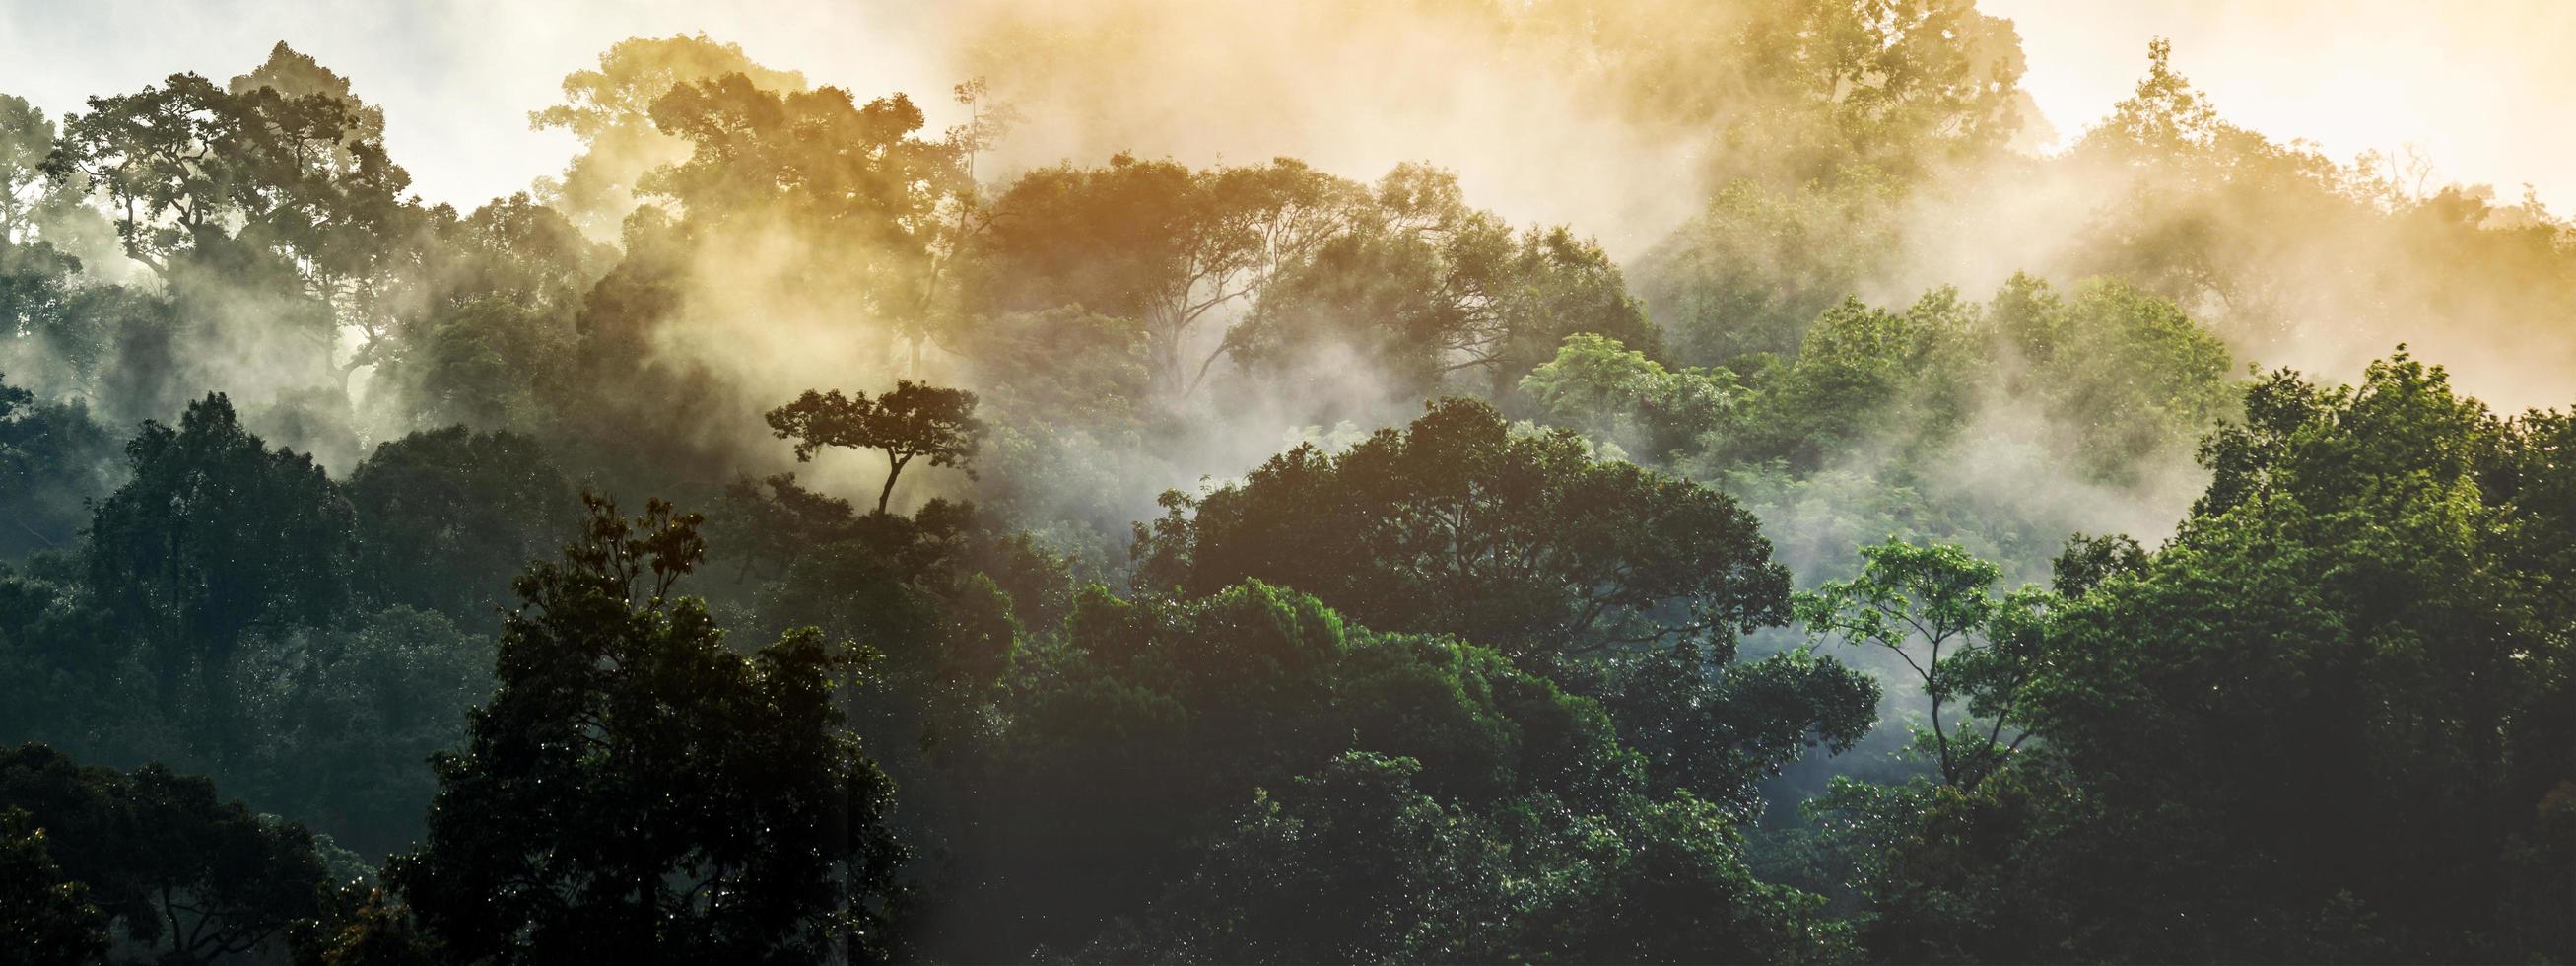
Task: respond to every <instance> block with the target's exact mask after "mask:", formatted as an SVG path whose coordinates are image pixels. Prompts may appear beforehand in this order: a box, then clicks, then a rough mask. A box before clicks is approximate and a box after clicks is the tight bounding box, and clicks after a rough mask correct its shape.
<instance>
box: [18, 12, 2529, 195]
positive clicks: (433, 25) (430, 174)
mask: <svg viewBox="0 0 2576 966" xmlns="http://www.w3.org/2000/svg"><path fill="white" fill-rule="evenodd" d="M531 7H542V8H543V9H544V12H542V13H537V14H530V13H528V12H527V10H528V9H529V8H531ZM1979 7H1980V8H1981V9H1983V10H1985V11H1986V12H1988V13H1992V14H1995V15H1999V16H2005V17H2009V18H2012V19H2013V20H2014V21H2015V23H2016V25H2017V26H2018V27H2019V29H2020V31H2021V34H2022V37H2023V49H2024V51H2025V53H2026V55H2027V57H2028V59H2029V74H2028V76H2027V77H2026V78H2025V79H2024V82H2023V83H2024V86H2025V87H2026V88H2027V89H2029V90H2030V92H2031V93H2032V95H2033V96H2034V97H2035V98H2036V99H2037V101H2038V103H2039V105H2040V107H2041V109H2042V110H2043V111H2045V112H2046V114H2047V115H2048V120H2049V122H2050V124H2051V125H2052V126H2053V127H2054V128H2056V129H2057V131H2058V132H2059V133H2060V135H2061V136H2062V137H2064V136H2071V135H2072V134H2074V133H2075V132H2078V131H2081V130H2082V129H2083V128H2084V127H2085V126H2086V125H2088V124H2090V123H2091V122H2093V121H2094V120H2095V119H2097V118H2099V117H2100V116H2101V115H2102V114H2103V113H2104V112H2105V111H2106V110H2108V108H2109V106H2110V105H2111V104H2112V103H2113V102H2114V101H2116V100H2118V99H2119V98H2120V97H2123V96H2125V95H2126V94H2127V93H2128V91H2129V88H2130V87H2131V86H2132V85H2133V84H2134V83H2135V82H2136V80H2137V78H2138V76H2139V75H2140V74H2141V73H2142V72H2143V70H2144V67H2145V46H2144V45H2145V38H2147V37H2151V36H2158V35H2163V36H2170V37H2172V38H2173V40H2174V63H2175V66H2176V68H2178V69H2180V70H2181V71H2182V72H2183V73H2185V74H2186V75H2188V76H2190V77H2191V79H2192V80H2193V82H2194V83H2196V84H2198V85H2199V86H2201V87H2202V88H2203V89H2204V90H2207V91H2209V92H2210V93H2211V95H2212V96H2213V97H2214V98H2215V99H2216V100H2217V102H2218V104H2219V106H2220V109H2221V110H2222V111H2223V112H2225V113H2226V115H2227V116H2228V117H2229V118H2230V119H2231V120H2235V121H2237V122H2238V123H2242V124H2245V125H2247V126H2249V127H2252V128H2255V129H2257V130H2260V131H2262V132H2264V133H2266V134H2268V135H2271V136H2273V137H2276V138H2284V139H2287V138H2302V137H2303V138H2308V139H2311V140H2314V141H2316V142H2317V143H2318V144H2319V145H2320V146H2321V147H2322V148H2323V149H2324V151H2325V153H2326V154H2328V155H2329V156H2331V157H2335V158H2337V159H2350V158H2351V157H2352V156H2353V155H2355V154H2357V153H2359V152H2361V151H2363V150H2373V149H2375V150H2379V151H2382V152H2390V153H2394V152H2397V151H2400V150H2401V149H2403V148H2404V147H2405V146H2406V145H2407V144H2409V143H2413V144H2416V145H2419V146H2420V147H2421V148H2422V150H2423V152H2424V154H2425V155H2426V156H2427V158H2428V159H2429V160H2430V161H2431V162H2432V163H2433V165H2434V168H2435V170H2434V179H2435V181H2436V182H2437V183H2438V182H2446V181H2466V182H2473V183H2489V184H2493V185H2495V186H2496V187H2497V193H2498V194H2499V195H2501V196H2503V197H2504V198H2507V199H2511V198H2514V197H2517V196H2519V195H2520V194H2521V185H2522V184H2524V183H2525V182H2530V183H2532V184H2533V185H2534V187H2536V188H2537V189H2538V191H2539V192H2540V195H2541V197H2542V199H2543V200H2545V201H2549V202H2551V203H2552V207H2554V208H2558V209H2561V210H2565V209H2567V208H2569V207H2571V206H2576V181H2568V180H2566V179H2565V177H2564V176H2563V175H2562V174H2560V173H2561V172H2565V171H2569V170H2576V129H2571V128H2569V127H2567V126H2566V125H2563V124H2557V123H2552V122H2550V121H2548V120H2545V119H2548V118H2552V117H2554V116H2556V112H2557V111H2558V109H2559V107H2560V106H2561V105H2560V104H2559V103H2557V102H2558V99H2559V98H2562V97H2564V96H2565V95H2566V94H2567V93H2568V92H2569V91H2571V90H2576V61H2571V60H2569V59H2567V58H2566V57H2564V56H2563V51H2562V50H2560V49H2559V48H2561V47H2562V46H2563V43H2564V41H2565V39H2566V38H2567V37H2569V36H2576V6H2570V5H2567V4H2563V3H2557V2H2553V0H2463V2H2457V3H2449V4H2440V5H2427V4H2421V3H2415V2H2409V0H2358V2H2352V0H2273V2H2230V0H2154V2H2148V0H2080V2H2068V0H1983V2H1981V3H1980V4H1979ZM922 9H923V8H920V7H917V6H916V5H913V4H905V3H894V2H887V0H852V2H818V0H722V2H683V0H641V2H630V0H614V2H612V0H566V2H561V3H548V4H542V5H530V4H520V3H512V2H507V0H453V2H438V3H427V2H412V3H405V2H386V3H378V2H357V0H274V2H250V0H83V2H80V3H64V2H61V0H0V65H8V66H0V91H6V92H8V93H12V94H16V95H19V96H22V97H27V98H29V99H30V100H32V101H34V102H35V103H36V104H37V105H38V106H40V107H42V108H44V109H45V110H46V111H47V112H48V113H54V114H59V113H61V112H63V111H66V110H76V109H78V108H79V107H80V106H81V104H80V99H81V97H82V96H84V95H86V94H89V93H95V92H98V91H113V90H130V89H135V88H138V87H141V86H143V85H145V84H149V83H152V82H154V81H157V80H159V79H160V78H161V77H162V76H164V75H166V74H169V73H170V72H172V71H176V70H194V71H198V72H200V73H204V74H207V75H208V76H225V75H229V74H231V73H234V72H238V71H239V70H240V69H241V68H242V67H243V66H244V65H247V64H255V63H257V62H259V60H260V59H261V58H262V57H263V56H264V55H265V53H266V51H267V49H268V47H269V45H271V44H273V43H275V42H277V41H278V40H281V39H282V40H285V41H287V42H288V43H290V44H292V45H294V46H295V48H296V49H298V50H302V51H306V52H308V53H311V54H313V55H314V56H315V57H316V58H318V59H319V60H320V61H321V62H322V63H324V64H326V65H329V66H332V67H334V68H335V69H338V70H340V71H342V72H343V73H347V74H350V75H352V76H354V77H356V78H358V79H359V81H360V84H361V87H362V90H361V91H360V93H361V95H362V96H364V97H366V98H368V99H369V100H371V101H373V102H375V103H379V104H382V105H383V106H384V107H385V108H386V115H387V119H388V125H387V127H388V130H387V136H386V141H387V144H388V147H389V148H390V149H391V150H392V151H393V153H394V155H395V156H396V157H399V158H401V159H402V160H403V162H404V164H405V165H406V166H407V167H409V168H410V170H411V172H412V174H413V176H414V179H415V188H416V190H417V191H419V192H420V194H421V195H422V196H423V197H424V198H426V199H428V200H430V201H433V202H437V201H447V202H453V203H456V204H459V205H460V206H470V205H472V204H474V203H477V202H480V201H482V200H485V199H488V198H491V197H493V196H496V195H501V194H506V193H508V192H511V191H515V190H519V189H521V188H524V187H526V185H527V183H528V182H529V180H530V179H533V178H535V177H537V176H539V175H543V174H550V173H554V172H557V171H560V170H562V166H563V161H564V159H565V158H567V157H569V156H570V155H571V154H572V152H573V149H574V143H573V141H572V139H571V138H569V137H568V136H565V135H563V134H562V133H561V132H539V131H531V130H528V129H527V128H526V127H525V125H524V124H523V123H521V122H520V118H521V117H522V115H523V114H524V112H525V111H528V110H532V109H535V108H539V107H543V106H545V105H547V104H550V103H553V102H554V101H555V100H556V93H557V92H556V84H557V82H558V81H559V80H560V79H561V78H562V76H563V75H564V74H565V73H566V72H568V71H570V70H574V69H578V68H579V67H581V66H584V65H587V64H589V63H590V62H591V60H592V59H593V58H595V57H596V56H597V55H598V53H599V52H600V51H602V50H605V49H607V47H608V46H609V45H610V44H611V43H613V42H615V41H616V40H618V39H621V38H624V37H629V36H655V35H669V34H672V33H680V32H696V31H700V30H704V31H706V32H708V33H709V34H711V35H714V36H715V37H717V38H719V39H723V40H730V41H734V42H738V43H740V44H742V45H743V47H744V49H745V50H746V51H748V52H749V53H750V54H751V55H752V56H753V57H754V58H755V59H758V60H760V61H762V62H764V63H775V64H793V65H795V66H797V67H798V68H799V69H802V70H804V71H805V72H806V73H807V74H808V76H810V77H812V78H813V79H814V80H815V81H816V82H818V83H830V84H838V85H842V86H845V87H848V88H850V89H851V90H853V91H860V92H882V91H891V90H909V91H914V92H931V91H942V90H946V89H947V87H948V85H949V84H951V83H953V82H955V81H956V80H958V79H960V78H958V77H954V76H950V75H951V74H953V73H956V71H955V70H953V69H951V68H950V67H949V66H948V65H947V64H948V61H949V60H950V59H951V50H952V49H953V48H955V47H956V46H957V44H956V43H954V42H952V40H953V39H952V38H949V37H946V36H944V35H943V31H945V30H946V25H945V24H943V23H941V22H937V21H936V19H935V17H936V15H934V14H926V13H923V12H921V10H922ZM2434 11H2438V12H2434ZM40 64H41V65H43V67H42V69H35V67H34V65H40ZM922 102H923V106H924V107H925V108H926V109H928V110H930V111H932V112H934V113H933V116H932V118H931V122H932V124H933V125H934V126H938V125H944V124H945V123H948V121H949V120H950V119H948V118H946V117H944V116H942V114H941V113H940V112H944V111H945V109H947V108H948V107H949V106H950V105H948V104H946V103H945V99H944V98H930V97H924V98H922ZM1131 147H1132V148H1133V149H1134V150H1136V151H1137V152H1138V153H1140V154H1144V155H1147V156H1153V155H1156V154H1160V153H1163V152H1164V151H1169V150H1183V151H1186V150H1187V148H1186V147H1181V148H1173V147H1168V146H1158V145H1153V144H1136V145H1132V146H1131ZM1306 153H1307V154H1308V155H1309V156H1316V155H1319V154H1320V152H1316V151H1311V150H1310V151H1307V152H1306ZM1243 160H1250V159H1243ZM1354 173H1366V172H1354ZM1504 207H1510V206H1509V205H1505V206H1504ZM1505 213H1506V214H1507V215H1514V216H1520V217H1533V218H1536V217H1561V215H1559V213H1557V212H1554V211H1550V210H1539V211H1531V212H1527V213H1523V212H1513V211H1506V212H1505Z"/></svg>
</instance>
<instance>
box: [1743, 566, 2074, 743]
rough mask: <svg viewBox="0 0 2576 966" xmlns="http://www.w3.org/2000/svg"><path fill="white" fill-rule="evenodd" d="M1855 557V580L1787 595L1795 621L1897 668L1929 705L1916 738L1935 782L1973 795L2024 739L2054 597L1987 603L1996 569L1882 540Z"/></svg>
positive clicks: (2021, 594)
mask: <svg viewBox="0 0 2576 966" xmlns="http://www.w3.org/2000/svg"><path fill="white" fill-rule="evenodd" d="M1860 554H1861V559H1862V561H1863V563H1862V564H1861V574H1860V576H1859V577H1857V578H1854V579H1851V580H1839V581H1829V582H1827V583H1825V584H1824V585H1823V586H1821V587H1818V588H1816V589H1815V590H1813V591H1808V592H1805V593H1801V594H1799V595H1798V596H1797V599H1796V602H1795V604H1794V605H1793V606H1794V609H1795V610H1796V612H1797V615H1798V620H1799V621H1800V622H1801V623H1804V624H1805V625H1806V626H1807V629H1808V632H1809V633H1812V634H1814V635H1816V636H1818V637H1838V638H1840V639H1842V640H1843V641H1844V642H1845V643H1849V644H1853V645H1857V646H1863V647H1876V648H1880V649H1882V650H1885V651H1887V652H1888V653H1891V654H1894V655H1896V657H1897V658H1898V659H1899V660H1901V661H1903V662H1904V664H1905V666H1906V668H1907V669H1909V670H1911V671H1913V672H1914V678H1915V681H1916V682H1917V683H1920V684H1921V685H1922V686H1923V694H1924V696H1925V697H1926V698H1928V699H1929V700H1930V701H1931V722H1932V730H1931V731H1929V732H1927V733H1925V734H1924V735H1922V738H1923V739H1925V740H1926V741H1927V742H1928V743H1929V745H1930V748H1929V751H1930V752H1931V757H1932V759H1933V761H1934V763H1935V764H1937V765H1938V766H1939V767H1940V773H1941V781H1942V783H1944V784H1947V785H1953V786H1959V787H1974V786H1975V785H1976V784H1977V782H1979V781H1982V780H1984V778H1985V777H1986V776H1987V775H1990V774H1993V773H1994V770H1995V769H1996V768H1998V767H2000V766H2001V765H2002V763H2003V759H2004V758H2005V757H2006V756H2008V755H2010V754H2011V753H2012V752H2013V751H2015V750H2017V749H2019V748H2020V747H2021V745H2022V742H2023V740H2024V739H2026V738H2028V737H2029V734H2028V732H2027V731H2025V730H2024V729H2025V728H2026V727H2027V726H2028V724H2029V722H2028V720H2027V719H2028V714H2029V709H2028V708H2027V706H2026V704H2025V701H2026V699H2027V698H2028V696H2029V695H2028V691H2029V688H2030V685H2031V682H2032V680H2033V679H2034V678H2035V677H2036V676H2037V674H2038V673H2039V671H2040V668H2041V661H2040V655H2039V648H2040V635H2041V632H2042V630H2043V628H2044V626H2045V625H2044V623H2043V622H2044V618H2045V616H2046V613H2047V608H2048V606H2049V605H2050V604H2051V603H2052V602H2053V601H2054V599H2055V598H2054V595H2052V594H2050V593H2049V592H2048V591H2045V590H2042V589H2039V588H2036V587H2024V588H2021V589H2019V590H2015V591H2012V592H2010V593H2007V594H2004V595H2001V596H1997V595H1996V594H1995V592H1994V587H1995V583H1996V582H1997V581H1999V580H2001V579H2002V578H2003V570H2002V568H1999V567H1997V566H1995V565H1994V564H1991V563H1987V562H1985V561H1983V560H1978V559H1976V558H1974V557H1971V556H1969V555H1968V553H1967V551H1964V550H1961V549H1959V548H1957V547H1951V546H1937V545H1936V546H1917V545H1915V544H1911V543H1906V542H1904V541H1901V540H1890V541H1888V542H1886V543H1881V544H1877V545H1874V546H1867V547H1862V548H1860ZM1945 709H1947V710H1952V712H1953V714H1952V717H1950V718H1948V719H1947V720H1945V719H1944V718H1943V717H1942V712H1943V711H1944V710H1945ZM1959 711H1964V712H1965V714H1960V713H1958V712H1959ZM1977 716H1981V717H1983V719H1984V720H1982V721H1980V720H1977Z"/></svg>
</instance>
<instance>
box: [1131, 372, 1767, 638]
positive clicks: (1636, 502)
mask: <svg viewBox="0 0 2576 966" xmlns="http://www.w3.org/2000/svg"><path fill="white" fill-rule="evenodd" d="M1163 502H1164V506H1165V507H1166V508H1167V512H1166V515H1165V516H1164V517H1163V518H1162V519H1161V520H1158V521H1155V522H1154V523H1152V524H1151V525H1150V526H1149V525H1143V524H1140V525H1138V527H1137V532H1136V536H1137V539H1136V543H1135V546H1134V551H1133V552H1134V554H1135V557H1136V559H1137V560H1138V561H1140V563H1141V566H1140V568H1139V570H1138V572H1137V577H1136V580H1137V585H1138V586H1139V587H1140V588H1143V589H1152V590H1179V591H1182V592H1184V593H1189V594H1205V593H1210V592H1213V591H1215V590H1217V589H1220V588H1223V587H1225V586H1228V585H1230V584H1232V583H1234V582H1238V581H1241V580H1242V579H1244V578H1246V577H1251V578H1257V579H1260V580H1265V581H1275V582H1278V583H1281V584H1284V585H1287V586H1291V587H1296V588H1298V589H1301V590H1305V591H1308V592H1310V593H1314V594H1316V595H1317V596H1319V597H1322V598H1323V599H1324V600H1325V602H1327V603H1330V604H1332V605H1334V606H1335V607H1336V608H1339V609H1341V610H1344V611H1346V612H1348V613H1350V614H1351V615H1352V616H1353V617H1355V618H1357V619H1359V620H1363V621H1367V622H1369V623H1370V624H1371V625H1372V626H1378V627H1384V628H1387V629H1390V630H1406V631H1438V632H1446V633H1455V634H1459V635H1462V636H1464V637H1466V638H1467V639H1468V640H1472V641H1476V642H1478V643H1482V644H1487V645H1490V646H1494V647H1498V648H1502V649H1504V650H1506V651H1508V652H1510V653H1512V654H1514V655H1516V656H1524V657H1534V658H1547V657H1552V656H1560V655H1575V654H1583V653H1600V652H1602V651H1604V650H1605V649H1609V648H1616V647H1636V646H1643V645H1646V644H1650V643H1655V642H1662V643H1664V644H1667V645H1670V644H1674V643H1679V642H1683V641H1693V642H1697V643H1698V644H1699V646H1701V647H1702V648H1703V653H1707V654H1710V655H1712V656H1713V657H1718V658H1724V657H1726V656H1731V654H1732V653H1733V641H1734V639H1735V636H1736V635H1737V634H1739V633H1743V632H1748V631H1751V630H1752V629H1754V628H1756V627H1762V626H1768V625H1772V624H1777V623H1780V622H1781V621H1782V620H1783V619H1785V618H1786V616H1787V606H1788V584H1789V577H1788V572H1787V570H1786V569H1784V568H1782V567H1781V566H1780V565H1779V564H1777V563H1774V562H1772V561H1771V559H1770V551H1771V545H1770V543H1769V542H1768V541H1766V540H1764V539H1763V537H1762V535H1761V531H1760V528H1759V525H1758V523H1757V522H1756V521H1755V520H1754V519H1753V515H1752V514H1750V513H1747V512H1745V511H1744V509H1743V508H1741V507H1738V506H1737V505H1736V504H1735V501H1734V500H1732V499H1729V498H1728V497H1727V496H1726V495H1725V494H1722V493H1719V492H1717V491H1716V490H1713V489H1709V488H1707V487H1704V486H1700V485H1697V484H1694V483H1689V482H1686V481H1683V480H1678V479H1674V478H1672V477H1668V476H1665V475H1663V474H1660V473H1656V472H1654V471H1651V470H1646V469H1643V468H1640V467H1637V466H1635V465H1633V464H1629V463H1624V462H1617V461H1611V460H1602V459H1596V458H1595V457H1594V456H1593V455H1592V454H1591V453H1590V452H1589V451H1588V450H1587V448H1586V447H1585V445H1584V443H1583V441H1582V440H1581V439H1580V438H1578V437H1576V436H1574V435H1573V434H1572V433H1571V432H1567V431H1563V430H1557V431H1543V432H1530V433H1524V432H1518V431H1515V430H1514V429H1513V428H1512V427H1511V426H1510V424H1508V423H1506V422H1505V421H1504V420H1503V417H1502V414H1501V413H1499V412H1496V411H1495V410H1494V409H1493V407H1491V406H1489V405H1486V404H1484V403H1481V402H1476V401H1473V400H1464V399H1443V400H1440V401H1437V402H1435V403H1432V404H1431V405H1430V406H1429V407H1428V411H1427V412H1426V413H1424V414H1423V416H1422V417H1421V418H1419V419H1416V420H1414V422H1413V424H1412V425H1411V426H1409V427H1403V428H1389V429H1384V430H1380V431H1378V432H1377V433H1376V434H1374V435H1372V436H1370V437H1369V438H1368V439H1367V440H1366V441H1364V442H1361V443H1360V444H1359V445H1357V446H1354V447H1352V448H1351V449H1350V450H1349V451H1348V452H1345V453H1342V454H1339V455H1327V454H1326V453H1324V452H1323V451H1321V450H1319V449H1316V448H1315V447H1313V446H1311V445H1308V446H1301V447H1299V448H1297V449H1294V450H1291V451H1289V452H1286V453H1283V454H1280V455H1278V456H1276V457H1273V458H1271V460H1270V461H1269V462H1268V463H1266V464H1264V465H1263V466H1262V467H1261V468H1259V469H1257V470H1254V471H1253V472H1252V474H1251V475H1250V476H1249V477H1247V478H1246V479H1245V480H1244V481H1243V482H1242V483H1239V484H1230V485H1227V486H1224V487H1220V488H1217V489H1215V490H1213V491H1211V492H1208V493H1206V494H1204V495H1202V496H1197V497H1191V496H1186V495H1184V494H1181V493H1179V492H1177V491H1176V492H1172V493H1168V494H1166V495H1165V496H1164V498H1163Z"/></svg>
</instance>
